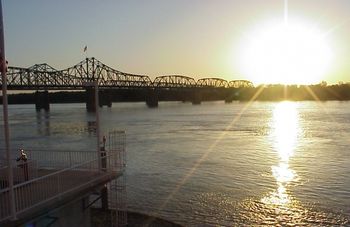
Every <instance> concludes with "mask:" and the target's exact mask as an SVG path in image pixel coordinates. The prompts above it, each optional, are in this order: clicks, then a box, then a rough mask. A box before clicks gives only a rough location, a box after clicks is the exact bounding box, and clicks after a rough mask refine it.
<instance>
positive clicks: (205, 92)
mask: <svg viewBox="0 0 350 227" xmlns="http://www.w3.org/2000/svg"><path fill="white" fill-rule="evenodd" d="M100 94H101V95H100V99H103V98H108V99H109V100H111V101H112V102H142V101H145V100H146V99H147V97H149V96H150V95H156V96H157V99H158V100H159V101H192V100H194V99H199V100H201V101H210V100H230V101H233V100H239V101H248V100H252V99H254V100H261V101H280V100H292V101H302V100H322V101H325V100H350V84H337V85H328V86H327V85H325V84H318V85H308V86H305V85H302V86H298V85H288V86H285V85H264V86H258V87H254V88H226V89H223V88H218V89H198V90H193V89H188V90H171V89H169V90H158V91H152V92H150V91H149V90H147V89H134V90H105V91H101V92H100ZM86 96H87V95H86V92H84V91H60V92H50V93H49V101H50V103H81V102H85V101H86V99H87V97H86ZM35 101H36V95H35V93H21V94H10V95H9V96H8V102H9V104H33V103H35ZM1 102H2V99H0V103H1Z"/></svg>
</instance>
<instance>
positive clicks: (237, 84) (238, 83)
mask: <svg viewBox="0 0 350 227" xmlns="http://www.w3.org/2000/svg"><path fill="white" fill-rule="evenodd" d="M228 86H229V87H230V88H241V87H254V85H253V83H252V82H250V81H249V80H232V81H230V82H229V84H228Z"/></svg>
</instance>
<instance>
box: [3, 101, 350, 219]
mask: <svg viewBox="0 0 350 227" xmlns="http://www.w3.org/2000/svg"><path fill="white" fill-rule="evenodd" d="M9 107H10V108H9V119H10V122H11V124H10V129H11V147H12V148H13V149H18V148H20V147H23V148H25V149H27V150H31V149H33V150H34V149H41V150H42V149H49V150H70V149H74V150H84V149H85V150H91V149H93V148H95V147H96V145H95V143H96V139H95V133H94V130H93V121H94V119H95V116H94V114H93V113H87V112H86V110H85V104H51V110H50V112H48V113H45V112H39V113H37V112H36V111H35V108H34V106H33V105H10V106H9ZM1 117H2V115H1ZM100 117H101V125H102V129H103V131H104V132H107V131H109V130H112V129H118V130H125V131H126V134H127V194H128V209H129V210H132V211H136V212H142V213H146V214H149V215H155V216H158V217H161V218H165V219H168V220H171V221H174V222H177V223H179V224H183V225H185V226H213V225H220V226H233V225H234V226H254V225H259V226H263V225H273V226H275V225H278V224H279V225H282V226H284V225H291V226H293V225H295V226H300V225H311V226H334V225H349V226H350V168H349V166H350V150H349V147H350V146H349V145H350V102H337V101H329V102H253V103H248V102H242V103H240V102H236V103H231V104H225V103H223V102H204V103H202V104H201V105H192V104H190V103H179V102H161V103H160V104H159V107H158V108H154V109H150V108H147V107H146V105H145V104H144V103H113V107H112V108H102V109H101V110H100ZM0 126H1V128H2V126H3V122H2V119H1V123H0ZM0 135H1V136H0V139H1V144H2V145H1V146H2V147H3V131H1V134H0Z"/></svg>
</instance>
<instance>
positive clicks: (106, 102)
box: [98, 90, 112, 107]
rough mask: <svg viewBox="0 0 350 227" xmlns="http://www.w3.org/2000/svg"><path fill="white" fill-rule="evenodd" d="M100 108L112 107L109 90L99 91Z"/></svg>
mask: <svg viewBox="0 0 350 227" xmlns="http://www.w3.org/2000/svg"><path fill="white" fill-rule="evenodd" d="M98 97H99V101H98V104H99V106H100V107H103V106H107V107H112V94H111V92H110V91H109V90H100V91H99V93H98Z"/></svg>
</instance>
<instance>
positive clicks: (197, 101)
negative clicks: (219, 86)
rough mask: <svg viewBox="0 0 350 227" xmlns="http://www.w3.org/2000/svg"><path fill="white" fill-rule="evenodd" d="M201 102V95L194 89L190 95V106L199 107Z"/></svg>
mask: <svg viewBox="0 0 350 227" xmlns="http://www.w3.org/2000/svg"><path fill="white" fill-rule="evenodd" d="M201 102H202V93H201V92H200V91H199V90H198V89H195V90H194V91H193V93H192V105H199V104H201Z"/></svg>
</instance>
